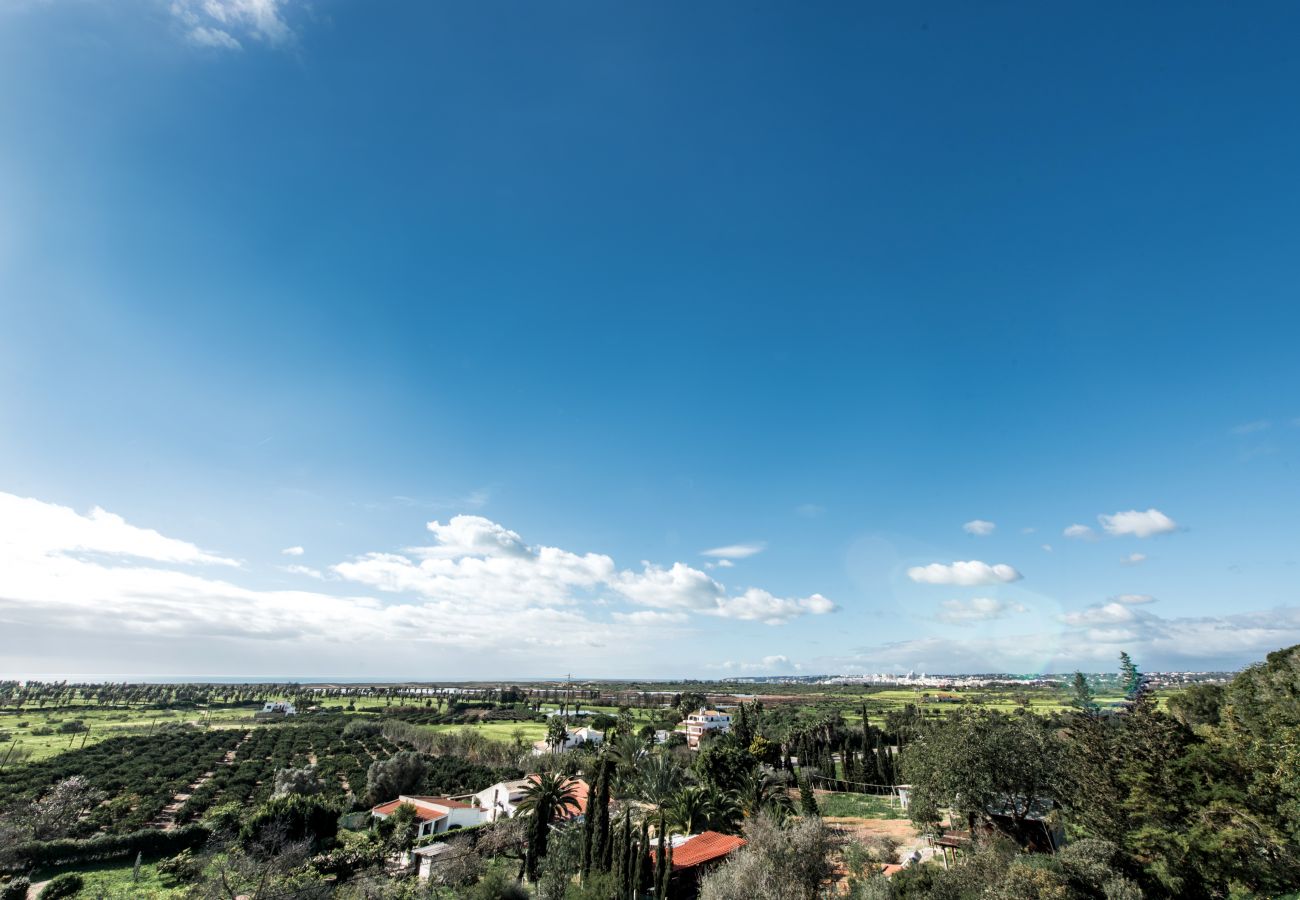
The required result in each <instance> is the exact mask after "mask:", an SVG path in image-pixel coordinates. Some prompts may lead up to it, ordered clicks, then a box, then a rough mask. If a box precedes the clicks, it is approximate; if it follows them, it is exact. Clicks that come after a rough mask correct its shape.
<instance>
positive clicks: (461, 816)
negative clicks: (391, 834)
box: [370, 794, 490, 837]
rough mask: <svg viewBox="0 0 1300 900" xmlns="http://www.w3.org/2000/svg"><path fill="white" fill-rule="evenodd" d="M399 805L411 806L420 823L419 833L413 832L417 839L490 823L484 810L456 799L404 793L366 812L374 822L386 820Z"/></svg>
mask: <svg viewBox="0 0 1300 900" xmlns="http://www.w3.org/2000/svg"><path fill="white" fill-rule="evenodd" d="M403 803H407V804H410V805H411V806H413V807H415V817H416V819H417V821H419V823H420V828H419V831H417V832H416V836H417V837H427V836H429V835H431V834H442V833H443V832H444V831H451V830H452V829H454V828H469V827H470V826H471V825H482V824H483V823H484V822H487V821H490V820H489V818H488V813H487V810H484V809H480V808H479V807H477V806H471V805H470V804H468V803H461V802H460V801H459V800H452V799H451V798H450V797H416V796H408V795H406V794H402V795H400V796H399V797H398V798H397V799H396V800H390V801H388V802H387V803H381V804H379V805H378V806H376V807H374V808H372V809H371V810H370V814H371V815H372V816H374V817H375V818H376V819H387V818H388V817H389V816H391V815H392V814H393V813H395V812H396V811H397V807H399V806H401V805H402V804H403Z"/></svg>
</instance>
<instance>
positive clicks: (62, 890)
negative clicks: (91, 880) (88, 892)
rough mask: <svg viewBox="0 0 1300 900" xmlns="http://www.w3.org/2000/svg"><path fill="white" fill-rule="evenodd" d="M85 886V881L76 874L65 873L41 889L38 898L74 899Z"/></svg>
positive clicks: (52, 899) (45, 899)
mask: <svg viewBox="0 0 1300 900" xmlns="http://www.w3.org/2000/svg"><path fill="white" fill-rule="evenodd" d="M85 884H86V882H85V879H84V878H82V877H81V876H80V875H78V874H77V873H76V872H65V873H64V874H62V875H55V876H54V877H53V878H51V879H50V881H49V883H48V884H46V885H45V887H43V888H41V892H40V893H39V894H37V897H38V900H60V898H63V897H74V896H76V895H77V893H78V892H79V891H80V890H81V889H82V888H83V887H84V886H85Z"/></svg>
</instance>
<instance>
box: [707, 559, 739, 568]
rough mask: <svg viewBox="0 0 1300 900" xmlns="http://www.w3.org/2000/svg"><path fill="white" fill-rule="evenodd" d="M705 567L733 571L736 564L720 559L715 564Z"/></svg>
mask: <svg viewBox="0 0 1300 900" xmlns="http://www.w3.org/2000/svg"><path fill="white" fill-rule="evenodd" d="M706 565H714V566H717V567H718V568H719V569H734V568H735V567H736V564H735V563H734V562H732V561H731V560H729V559H720V560H718V561H717V562H715V563H707V564H706Z"/></svg>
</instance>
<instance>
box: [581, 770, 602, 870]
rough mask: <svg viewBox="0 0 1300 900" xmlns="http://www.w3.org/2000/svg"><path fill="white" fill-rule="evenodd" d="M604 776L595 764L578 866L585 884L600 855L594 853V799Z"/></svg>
mask: <svg viewBox="0 0 1300 900" xmlns="http://www.w3.org/2000/svg"><path fill="white" fill-rule="evenodd" d="M603 776H604V771H603V769H602V768H601V765H600V763H596V776H595V777H594V778H593V779H592V784H591V786H590V787H589V802H588V804H587V815H586V816H584V817H583V820H582V862H581V864H580V865H579V869H578V871H579V874H580V875H581V877H582V881H583V883H584V884H585V883H586V881H587V876H588V875H590V874H591V866H592V862H593V860H595V859H596V858H597V857H598V856H599V855H600V854H598V853H596V852H594V851H595V849H596V848H595V841H596V810H595V802H596V798H597V797H599V796H600V779H601V778H602V777H603Z"/></svg>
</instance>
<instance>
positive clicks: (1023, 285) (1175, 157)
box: [0, 0, 1300, 681]
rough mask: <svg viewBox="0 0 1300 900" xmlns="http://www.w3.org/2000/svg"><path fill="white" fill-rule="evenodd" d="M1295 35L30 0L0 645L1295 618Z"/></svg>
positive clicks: (1108, 23) (109, 664) (1181, 623)
mask: <svg viewBox="0 0 1300 900" xmlns="http://www.w3.org/2000/svg"><path fill="white" fill-rule="evenodd" d="M1297 26H1300V10H1296V9H1295V8H1294V7H1291V6H1288V5H1284V4H1264V5H1261V6H1258V7H1255V8H1253V10H1252V13H1251V15H1250V16H1243V15H1241V13H1240V11H1239V10H1234V9H1231V8H1228V7H1222V8H1219V7H1215V6H1212V5H1206V6H1195V7H1180V8H1178V9H1176V10H1170V9H1168V8H1158V7H1154V6H1153V7H1151V8H1149V9H1140V8H1139V9H1123V10H1119V9H1115V10H1110V11H1105V10H1101V11H1099V10H1097V9H1096V8H1093V7H1082V6H1080V7H1078V8H1077V9H1071V8H1068V7H1059V6H1056V7H1046V6H1037V5H1030V4H1012V5H1008V6H1002V7H997V8H984V7H972V6H970V5H968V4H959V3H940V4H938V5H929V6H927V7H926V8H925V9H924V10H922V9H920V8H906V7H899V8H892V9H891V8H885V7H871V6H864V5H861V4H850V3H827V4H818V5H817V6H816V7H815V8H803V7H794V6H791V5H790V4H779V3H758V4H747V5H744V6H741V5H738V4H729V3H721V4H710V5H708V6H703V7H701V6H699V5H688V4H684V3H678V2H669V3H657V4H653V5H645V6H610V5H607V4H598V3H587V2H579V3H573V4H566V5H563V6H561V7H556V6H548V5H524V4H521V5H517V6H514V7H511V8H510V9H509V13H508V14H503V13H502V10H501V9H495V10H494V9H491V8H487V7H483V6H481V5H475V4H436V5H435V4H411V5H379V6H376V5H374V4H362V3H354V2H343V0H340V2H332V3H328V4H320V3H306V2H298V0H256V2H245V0H240V2H235V0H207V2H203V3H200V2H196V0H178V2H161V0H124V2H121V3H111V4H109V3H99V2H93V0H57V2H48V3H45V2H17V3H11V4H7V5H5V7H4V8H3V9H0V658H2V659H3V666H0V668H4V669H7V670H9V671H10V672H13V673H30V674H32V675H39V674H40V673H43V672H44V673H72V674H85V673H94V672H98V673H137V674H138V675H140V676H146V675H149V674H150V673H153V674H154V675H166V674H168V673H171V674H177V673H212V674H213V675H214V676H215V675H217V674H219V673H238V674H239V675H240V677H266V676H270V675H276V676H279V675H287V676H290V677H292V676H293V673H300V677H320V676H324V675H326V674H327V673H328V674H332V675H333V677H337V678H347V677H351V678H373V679H380V678H382V679H412V680H428V681H436V680H447V681H450V680H470V679H476V678H491V679H509V678H512V677H513V678H524V677H531V678H546V677H552V678H553V677H558V676H560V675H563V674H564V673H566V672H575V673H577V672H581V673H583V674H584V675H585V676H586V677H593V678H594V677H610V678H619V677H626V678H643V677H662V678H671V677H701V678H718V677H726V676H730V675H764V676H766V675H789V674H800V673H803V674H812V673H817V674H827V675H853V674H861V673H877V672H882V673H889V672H892V673H899V672H907V671H909V670H914V671H916V672H921V671H927V672H935V673H944V674H950V673H952V674H955V673H966V672H980V673H985V672H1017V673H1037V672H1056V673H1060V672H1068V671H1072V670H1074V669H1076V668H1080V669H1083V670H1085V671H1106V670H1109V669H1112V668H1113V667H1114V662H1115V659H1116V657H1117V655H1118V653H1119V651H1120V650H1126V651H1127V652H1129V653H1130V654H1132V656H1133V657H1134V659H1135V660H1136V661H1137V662H1138V664H1139V665H1140V666H1141V667H1142V668H1143V669H1144V670H1175V671H1178V670H1232V669H1236V668H1238V667H1240V666H1242V665H1245V664H1247V663H1250V662H1252V661H1255V660H1258V659H1261V658H1262V657H1263V656H1264V655H1265V654H1266V653H1268V652H1269V651H1271V650H1274V649H1277V648H1279V647H1283V646H1287V645H1290V644H1295V643H1300V597H1298V596H1297V581H1298V578H1297V576H1298V575H1300V568H1298V561H1300V527H1298V522H1297V510H1300V478H1297V477H1296V471H1297V462H1300V353H1298V352H1297V336H1298V335H1300V303H1297V301H1296V297H1295V294H1296V291H1297V285H1298V284H1300V277H1297V276H1298V275H1300V271H1298V268H1300V259H1298V257H1297V255H1296V253H1295V246H1296V240H1297V225H1296V223H1295V216H1294V210H1295V209H1296V208H1297V205H1298V201H1300V177H1297V175H1296V172H1295V166H1294V160H1295V159H1296V158H1297V156H1298V155H1300V123H1297V121H1296V119H1295V117H1294V116H1293V115H1291V110H1293V109H1295V108H1296V105H1297V101H1298V100H1300V59H1297V58H1296V55H1295V54H1294V52H1293V48H1291V47H1290V43H1289V42H1290V36H1291V35H1293V34H1294V33H1295V29H1296V27H1297ZM1207 47H1213V52H1212V53H1211V52H1207Z"/></svg>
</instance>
